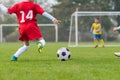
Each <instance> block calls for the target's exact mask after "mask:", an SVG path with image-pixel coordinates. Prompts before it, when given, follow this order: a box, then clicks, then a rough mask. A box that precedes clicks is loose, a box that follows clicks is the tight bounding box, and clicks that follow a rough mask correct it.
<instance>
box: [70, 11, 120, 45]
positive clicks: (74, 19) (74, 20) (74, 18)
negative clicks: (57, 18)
mask: <svg viewBox="0 0 120 80" xmlns="http://www.w3.org/2000/svg"><path fill="white" fill-rule="evenodd" d="M118 15H120V12H119V11H78V10H76V11H75V12H74V13H73V14H72V15H71V21H70V30H69V42H68V46H69V47H78V46H79V34H80V31H79V30H78V28H79V17H96V16H99V17H102V16H103V17H104V16H118ZM73 32H74V34H73ZM73 38H74V40H72V39H73Z"/></svg>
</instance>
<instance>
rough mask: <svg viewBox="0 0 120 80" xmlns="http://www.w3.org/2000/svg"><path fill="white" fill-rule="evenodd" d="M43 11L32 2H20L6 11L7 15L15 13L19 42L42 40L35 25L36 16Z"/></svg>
mask: <svg viewBox="0 0 120 80" xmlns="http://www.w3.org/2000/svg"><path fill="white" fill-rule="evenodd" d="M44 12H45V11H44V10H43V9H42V8H41V7H40V6H39V5H38V4H35V3H33V2H21V3H18V4H16V5H14V6H13V7H11V8H9V9H8V13H9V14H12V13H15V14H16V15H17V18H18V22H19V24H20V26H19V33H20V38H19V40H21V41H26V40H36V39H40V38H43V37H42V33H41V31H40V29H39V27H38V25H37V23H36V21H37V19H36V15H37V14H41V15H42V14H43V13H44Z"/></svg>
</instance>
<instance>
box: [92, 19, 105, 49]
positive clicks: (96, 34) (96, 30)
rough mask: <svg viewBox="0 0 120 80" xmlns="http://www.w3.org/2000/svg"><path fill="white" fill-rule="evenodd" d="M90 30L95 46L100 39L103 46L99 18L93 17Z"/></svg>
mask: <svg viewBox="0 0 120 80" xmlns="http://www.w3.org/2000/svg"><path fill="white" fill-rule="evenodd" d="M91 31H92V32H93V38H94V43H95V48H97V47H98V41H100V43H101V46H102V47H104V40H103V39H102V26H101V23H100V18H95V19H94V23H93V24H92V27H91Z"/></svg>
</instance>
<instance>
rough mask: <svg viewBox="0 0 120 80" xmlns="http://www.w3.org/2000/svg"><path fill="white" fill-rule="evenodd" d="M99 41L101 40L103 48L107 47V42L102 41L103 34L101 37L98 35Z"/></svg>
mask: <svg viewBox="0 0 120 80" xmlns="http://www.w3.org/2000/svg"><path fill="white" fill-rule="evenodd" d="M98 39H99V40H100V43H101V46H102V47H103V48H104V47H105V42H104V40H103V39H102V34H99V35H98Z"/></svg>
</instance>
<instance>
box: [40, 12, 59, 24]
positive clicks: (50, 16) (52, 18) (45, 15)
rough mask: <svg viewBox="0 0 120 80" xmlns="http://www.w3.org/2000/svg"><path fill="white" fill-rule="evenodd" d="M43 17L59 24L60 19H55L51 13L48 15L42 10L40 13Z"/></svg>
mask: <svg viewBox="0 0 120 80" xmlns="http://www.w3.org/2000/svg"><path fill="white" fill-rule="evenodd" d="M42 15H43V16H44V17H46V18H48V19H50V20H51V21H53V23H54V24H59V23H60V22H61V21H60V20H57V19H56V18H55V17H53V16H52V15H50V14H49V13H47V12H43V14H42Z"/></svg>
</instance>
